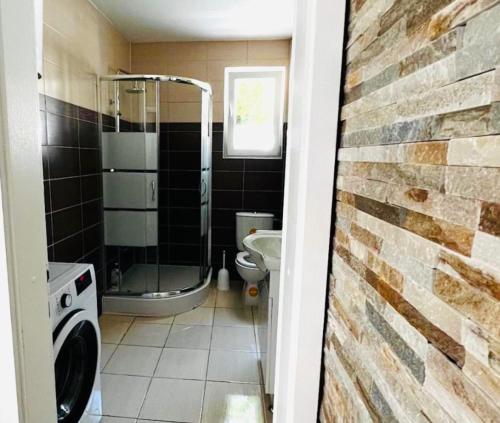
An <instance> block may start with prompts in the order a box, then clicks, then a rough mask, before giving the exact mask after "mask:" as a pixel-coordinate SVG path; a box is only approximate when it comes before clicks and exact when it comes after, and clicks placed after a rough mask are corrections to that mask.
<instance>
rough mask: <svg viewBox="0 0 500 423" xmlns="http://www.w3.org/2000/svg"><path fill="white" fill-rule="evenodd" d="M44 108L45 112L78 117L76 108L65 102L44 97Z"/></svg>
mask: <svg viewBox="0 0 500 423" xmlns="http://www.w3.org/2000/svg"><path fill="white" fill-rule="evenodd" d="M45 106H46V110H47V112H50V113H55V114H58V115H63V116H69V117H74V118H76V117H78V106H75V105H73V104H70V103H66V102H65V101H61V100H58V99H56V98H52V97H49V96H45Z"/></svg>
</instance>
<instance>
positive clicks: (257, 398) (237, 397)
mask: <svg viewBox="0 0 500 423" xmlns="http://www.w3.org/2000/svg"><path fill="white" fill-rule="evenodd" d="M202 422H203V423H221V422H238V423H263V422H264V417H263V414H262V399H261V390H260V386H259V385H250V384H239V383H223V382H207V386H206V389H205V399H204V403H203V418H202Z"/></svg>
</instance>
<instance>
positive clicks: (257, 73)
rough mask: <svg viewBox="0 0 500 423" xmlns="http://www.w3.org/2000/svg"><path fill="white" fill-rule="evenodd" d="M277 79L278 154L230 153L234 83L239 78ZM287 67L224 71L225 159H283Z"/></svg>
mask: <svg viewBox="0 0 500 423" xmlns="http://www.w3.org/2000/svg"><path fill="white" fill-rule="evenodd" d="M241 77H245V78H252V77H254V78H262V77H274V78H276V82H277V83H276V87H277V92H276V99H275V110H276V109H277V110H278V113H276V114H275V121H274V126H275V131H276V133H277V134H276V135H277V139H278V152H277V153H276V154H233V153H230V152H229V143H231V142H232V138H233V129H234V119H235V116H234V111H233V104H234V100H235V92H234V91H235V90H234V81H235V80H236V79H238V78H241ZM285 80H286V67H285V66H243V67H241V66H240V67H227V68H225V70H224V137H223V158H224V159H281V158H282V156H283V124H284V113H285Z"/></svg>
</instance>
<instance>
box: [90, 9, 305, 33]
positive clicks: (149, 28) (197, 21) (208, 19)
mask: <svg viewBox="0 0 500 423" xmlns="http://www.w3.org/2000/svg"><path fill="white" fill-rule="evenodd" d="M93 2H94V4H95V5H96V6H97V8H98V9H99V10H101V11H102V12H103V13H104V14H105V15H106V16H107V17H108V18H109V19H110V20H111V21H112V22H113V24H114V25H115V26H116V27H117V28H118V30H119V31H120V32H122V34H123V35H125V37H127V38H128V39H129V40H130V41H132V42H157V41H200V40H206V41H214V40H219V41H220V40H258V39H283V38H290V37H291V35H292V22H293V6H294V4H295V2H294V1H293V0H140V1H138V0H93Z"/></svg>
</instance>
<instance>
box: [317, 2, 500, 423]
mask: <svg viewBox="0 0 500 423" xmlns="http://www.w3.org/2000/svg"><path fill="white" fill-rule="evenodd" d="M348 25H349V27H348V37H347V44H346V64H345V66H346V77H345V95H344V100H343V101H344V104H343V107H342V113H341V120H342V129H341V135H340V140H339V143H340V149H339V151H338V157H337V160H338V163H337V166H338V176H337V181H336V187H337V192H336V205H335V216H334V229H335V230H334V232H335V234H334V241H333V251H332V257H331V260H332V273H331V275H330V287H329V307H328V316H327V327H326V336H325V345H324V351H325V354H324V363H323V371H324V386H323V396H322V398H323V399H322V404H321V407H320V420H321V421H322V422H335V421H338V422H370V421H374V422H379V421H384V422H385V421H399V422H429V421H430V422H440V423H441V422H453V421H456V422H480V421H486V422H498V421H500V408H499V406H500V302H499V300H500V135H499V134H500V2H499V1H498V0H496V1H494V0H483V1H481V0H456V1H450V0H350V13H349V23H348Z"/></svg>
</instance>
